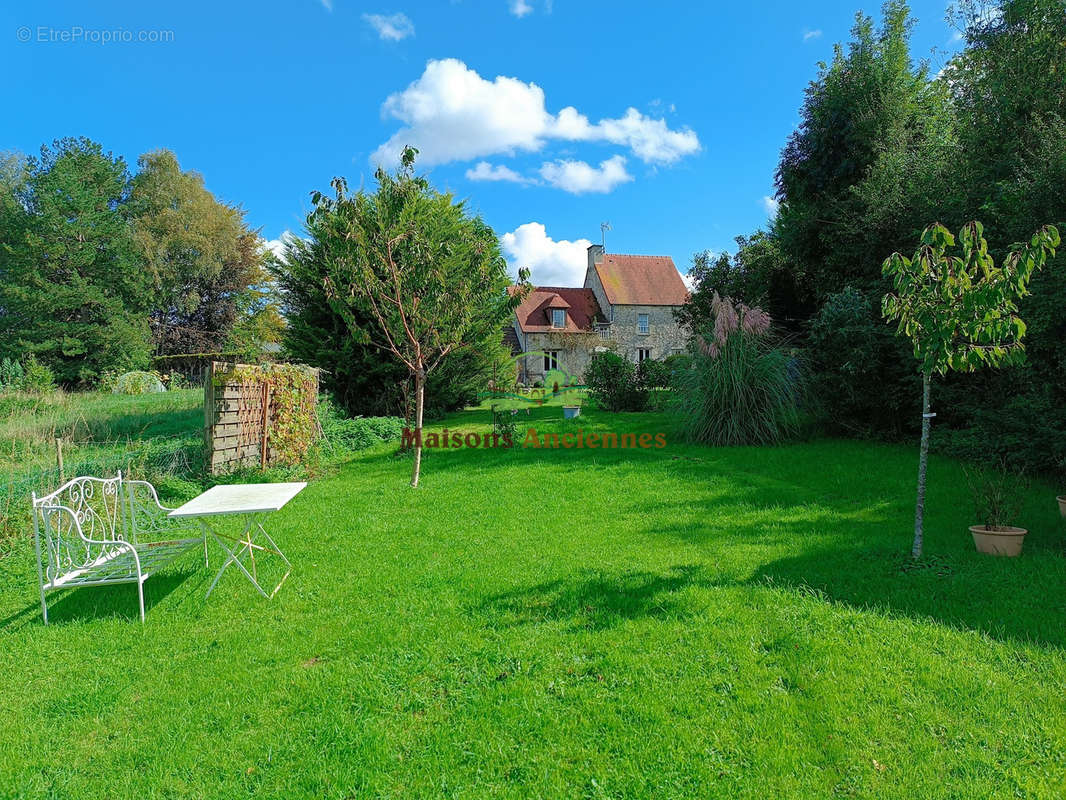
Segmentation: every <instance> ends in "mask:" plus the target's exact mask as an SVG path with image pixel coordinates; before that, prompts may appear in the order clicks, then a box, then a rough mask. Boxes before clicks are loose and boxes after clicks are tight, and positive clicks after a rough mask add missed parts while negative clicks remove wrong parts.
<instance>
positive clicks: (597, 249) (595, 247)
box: [589, 244, 603, 269]
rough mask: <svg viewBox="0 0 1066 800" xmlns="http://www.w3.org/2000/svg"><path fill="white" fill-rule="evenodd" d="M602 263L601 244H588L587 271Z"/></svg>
mask: <svg viewBox="0 0 1066 800" xmlns="http://www.w3.org/2000/svg"><path fill="white" fill-rule="evenodd" d="M601 261H603V245H602V244H590V245H589V269H592V268H593V267H594V266H595V265H596V264H599V263H600V262H601Z"/></svg>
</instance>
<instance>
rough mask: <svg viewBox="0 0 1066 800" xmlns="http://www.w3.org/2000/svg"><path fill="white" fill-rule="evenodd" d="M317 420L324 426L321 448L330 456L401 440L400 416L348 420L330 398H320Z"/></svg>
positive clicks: (401, 422)
mask: <svg viewBox="0 0 1066 800" xmlns="http://www.w3.org/2000/svg"><path fill="white" fill-rule="evenodd" d="M318 419H319V424H320V425H321V426H322V449H323V450H324V451H325V452H326V453H327V454H329V455H331V456H342V455H344V454H346V453H354V452H356V451H359V450H365V449H366V448H367V447H370V446H372V445H375V444H378V443H380V442H389V441H394V440H398V439H399V438H400V436H401V434H402V433H403V426H404V422H403V420H402V419H401V418H400V417H354V418H349V417H346V416H345V415H344V413H343V411H341V409H340V407H339V406H338V405H337V404H336V403H335V402H334V401H333V400H332V398H330V397H329V396H328V395H323V396H322V397H320V398H319V401H318Z"/></svg>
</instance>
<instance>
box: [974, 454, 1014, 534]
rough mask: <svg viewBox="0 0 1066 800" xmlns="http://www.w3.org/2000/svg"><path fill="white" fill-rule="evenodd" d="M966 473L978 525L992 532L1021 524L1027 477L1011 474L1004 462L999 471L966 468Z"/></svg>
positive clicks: (997, 469)
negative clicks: (1020, 516)
mask: <svg viewBox="0 0 1066 800" xmlns="http://www.w3.org/2000/svg"><path fill="white" fill-rule="evenodd" d="M963 472H964V474H965V475H966V483H967V484H968V485H969V487H970V496H971V498H972V499H973V508H974V514H975V515H976V522H977V524H978V525H984V526H985V527H986V528H989V529H993V528H1004V527H1008V526H1012V525H1017V524H1018V521H1019V514H1020V513H1021V511H1022V508H1023V507H1024V504H1025V498H1026V494H1027V493H1028V492H1029V487H1030V481H1029V479H1028V478H1027V477H1026V476H1025V474H1024V473H1021V472H1012V471H1010V470H1009V469H1007V468H1006V465H1004V464H1003V463H1002V462H1001V463H999V465H998V466H997V467H989V466H968V467H964V468H963Z"/></svg>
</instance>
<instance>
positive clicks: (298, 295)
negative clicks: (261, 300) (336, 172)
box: [271, 206, 513, 418]
mask: <svg viewBox="0 0 1066 800" xmlns="http://www.w3.org/2000/svg"><path fill="white" fill-rule="evenodd" d="M352 210H354V208H353V207H351V206H348V207H343V208H337V209H334V212H333V213H336V214H344V213H348V212H350V211H352ZM337 224H338V225H339V224H341V223H340V222H339V221H338V222H337ZM321 231H322V226H321V225H320V224H319V223H316V222H314V221H313V220H309V221H308V228H307V232H306V235H305V236H303V237H292V238H290V239H289V240H288V241H287V242H286V248H285V253H284V256H283V258H282V259H280V260H278V261H277V262H275V263H274V264H273V266H272V267H271V269H272V271H273V272H274V274H275V277H276V280H277V285H278V289H279V291H280V295H281V302H282V307H283V310H284V315H285V320H286V326H285V328H284V331H283V337H282V340H283V343H284V348H285V351H286V352H287V353H288V354H289V355H290V356H292V357H293V358H295V359H296V360H298V361H301V362H303V363H305V364H311V365H313V366H316V367H320V368H322V369H323V370H324V372H323V374H322V382H323V387H324V388H325V389H327V390H328V391H329V392H330V393H332V394H333V396H334V397H335V398H336V400H337V402H338V403H340V405H342V406H343V407H344V409H345V410H346V411H347V412H348V413H349V414H350V415H353V416H355V415H358V416H403V417H407V418H409V417H410V412H411V410H412V409H411V400H412V397H413V394H412V385H411V381H410V376H409V373H408V370H407V368H406V367H405V366H404V365H403V364H401V363H400V362H399V361H398V360H396V359H392V358H382V353H381V350H380V349H379V348H378V347H375V346H374V345H373V344H371V343H369V342H367V341H363V340H361V339H358V340H357V339H356V338H354V337H353V336H352V335H351V332H350V330H349V327H348V323H347V322H345V319H344V317H343V316H342V315H341V314H340V313H338V312H337V311H336V310H335V309H334V308H333V306H332V305H331V304H330V302H329V300H328V298H327V297H326V288H325V283H324V282H325V278H326V276H327V275H328V274H329V262H328V258H327V254H326V248H325V246H324V244H323V242H322V241H321V238H320V236H321V233H320V232H321ZM357 300H358V298H354V297H353V298H352V302H351V304H350V305H351V307H350V309H349V312H350V314H351V315H352V316H353V317H355V318H357V319H358V320H360V324H361V326H367V327H369V326H371V325H372V324H373V322H374V320H373V317H372V313H371V311H370V309H369V308H368V307H363V306H359V305H358V304H357V302H356V301H357ZM509 363H510V360H509V352H508V350H507V348H506V347H505V346H504V344H503V339H502V336H501V335H499V332H498V331H492V332H489V333H488V334H487V335H486V336H485V338H484V339H482V340H481V341H480V342H478V343H477V344H476V345H474V346H471V347H467V348H462V349H460V350H457V351H453V352H451V353H449V354H448V355H447V356H445V358H444V359H442V360H441V363H440V365H439V366H438V367H437V368H436V369H435V370H433V371H432V372H431V373H429V375H427V376H426V398H425V409H426V414H427V415H428V416H439V415H440V414H443V413H446V412H449V411H454V410H456V409H458V408H462V407H463V406H465V405H468V404H471V403H473V402H476V400H477V395H478V392H480V391H482V390H484V388H485V387H486V386H487V385H488V383H489V381H491V380H492V378H493V374H494V369H493V368H494V366H495V367H496V368H497V369H496V373H497V374H502V372H501V369H502V368H503V367H505V366H507V365H508V364H509ZM511 367H512V369H513V365H511Z"/></svg>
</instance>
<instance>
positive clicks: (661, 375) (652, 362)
mask: <svg viewBox="0 0 1066 800" xmlns="http://www.w3.org/2000/svg"><path fill="white" fill-rule="evenodd" d="M671 358H674V359H675V361H674V362H673V363H675V364H676V359H677V358H679V356H671ZM670 374H671V364H668V363H667V362H666V360H665V359H664V360H662V361H658V360H656V359H652V358H646V359H644V360H643V361H641V362H640V363H639V364H637V384H638V385H641V386H644V387H646V388H648V389H666V388H668V387H669V386H670Z"/></svg>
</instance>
